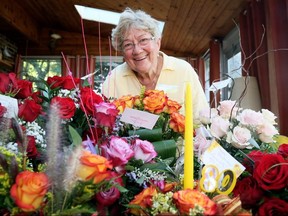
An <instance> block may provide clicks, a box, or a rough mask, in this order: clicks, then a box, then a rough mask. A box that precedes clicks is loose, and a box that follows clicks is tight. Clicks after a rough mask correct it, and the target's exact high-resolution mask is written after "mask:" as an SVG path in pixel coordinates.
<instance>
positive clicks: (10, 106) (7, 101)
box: [0, 95, 18, 118]
mask: <svg viewBox="0 0 288 216" xmlns="http://www.w3.org/2000/svg"><path fill="white" fill-rule="evenodd" d="M0 104H1V106H4V107H6V108H7V111H6V113H5V114H4V117H6V118H14V117H17V116H18V101H17V99H15V98H12V97H9V96H5V95H0Z"/></svg>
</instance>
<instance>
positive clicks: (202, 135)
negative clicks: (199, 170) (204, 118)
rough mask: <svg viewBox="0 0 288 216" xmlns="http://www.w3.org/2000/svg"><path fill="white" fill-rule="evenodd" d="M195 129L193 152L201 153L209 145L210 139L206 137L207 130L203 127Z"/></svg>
mask: <svg viewBox="0 0 288 216" xmlns="http://www.w3.org/2000/svg"><path fill="white" fill-rule="evenodd" d="M195 131H196V136H195V138H194V140H195V141H194V152H195V153H197V154H199V155H201V154H202V153H203V152H204V151H205V150H206V149H207V148H208V147H209V146H210V144H211V140H208V139H207V138H206V136H209V135H208V133H209V132H208V131H207V129H206V128H205V127H200V128H196V129H195Z"/></svg>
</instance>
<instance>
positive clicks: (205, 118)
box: [196, 100, 279, 160]
mask: <svg viewBox="0 0 288 216" xmlns="http://www.w3.org/2000/svg"><path fill="white" fill-rule="evenodd" d="M275 119H276V116H275V115H274V114H273V113H272V112H270V111H269V110H267V109H262V110H261V111H258V112H256V111H254V110H251V109H243V108H240V107H238V106H237V104H236V101H231V100H226V101H221V102H220V105H219V106H218V107H217V108H211V109H205V110H202V111H201V112H200V119H199V120H200V126H199V128H201V127H202V128H201V129H203V128H204V130H205V132H204V133H203V132H201V129H200V130H198V133H197V137H196V145H197V146H201V148H204V149H205V148H207V147H208V146H209V144H210V142H211V140H212V139H213V138H214V139H216V140H217V141H218V142H219V143H220V144H221V146H222V147H223V148H225V149H226V150H227V151H228V152H229V153H231V154H232V155H233V156H235V157H236V158H238V159H239V160H240V158H241V153H240V152H250V151H251V150H252V149H253V148H256V149H261V151H270V152H271V151H275V148H274V145H273V143H275V141H274V138H275V137H276V136H277V135H278V134H279V132H278V130H277V128H276V126H277V124H276V121H275ZM273 148H274V149H273ZM239 150H240V151H239ZM202 151H203V149H202ZM239 154H240V155H239ZM238 156H239V157H238ZM242 158H243V157H242Z"/></svg>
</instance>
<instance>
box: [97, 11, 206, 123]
mask: <svg viewBox="0 0 288 216" xmlns="http://www.w3.org/2000/svg"><path fill="white" fill-rule="evenodd" d="M112 44H113V47H114V48H115V49H116V50H118V51H120V52H121V53H122V55H123V57H124V60H125V62H124V63H123V64H121V65H119V66H117V67H116V68H115V69H113V70H112V71H111V73H109V75H108V76H107V77H106V80H105V82H104V83H103V86H102V93H103V94H104V95H105V96H106V97H108V98H120V97H122V96H124V95H138V94H139V93H140V92H141V89H143V88H145V89H146V90H154V89H156V90H163V91H164V92H165V93H166V94H167V96H168V97H169V98H171V99H172V100H174V101H177V102H178V103H180V104H181V105H183V104H184V90H185V85H186V84H187V83H188V82H189V83H191V85H192V87H193V97H194V100H193V101H195V103H194V109H193V110H194V115H195V116H196V117H197V115H198V112H199V110H201V109H203V108H204V107H208V103H207V101H206V97H205V94H204V91H203V89H202V86H201V85H200V82H199V78H198V75H197V74H196V72H195V70H194V69H193V68H192V66H191V65H190V64H189V63H188V62H186V61H184V60H181V59H178V58H175V57H171V56H168V55H166V54H165V53H163V52H161V51H160V47H161V31H160V29H159V26H158V21H157V20H155V19H154V18H152V17H151V16H150V15H148V14H146V13H145V12H144V11H140V10H138V11H133V10H131V9H130V8H127V9H126V10H125V11H124V12H123V13H122V14H121V16H120V20H119V23H118V25H117V26H116V28H114V29H113V30H112Z"/></svg>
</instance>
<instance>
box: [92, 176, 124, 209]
mask: <svg viewBox="0 0 288 216" xmlns="http://www.w3.org/2000/svg"><path fill="white" fill-rule="evenodd" d="M112 179H114V180H113V181H114V182H115V183H116V184H119V185H123V182H122V178H120V177H118V176H117V174H116V173H115V172H110V175H109V176H108V178H106V180H112ZM119 197H120V191H119V190H118V189H117V188H116V187H111V188H110V189H109V190H106V191H102V192H99V193H97V194H96V195H95V198H96V200H97V201H98V203H99V204H100V205H101V206H110V205H112V204H113V203H115V201H116V200H118V199H119Z"/></svg>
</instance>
